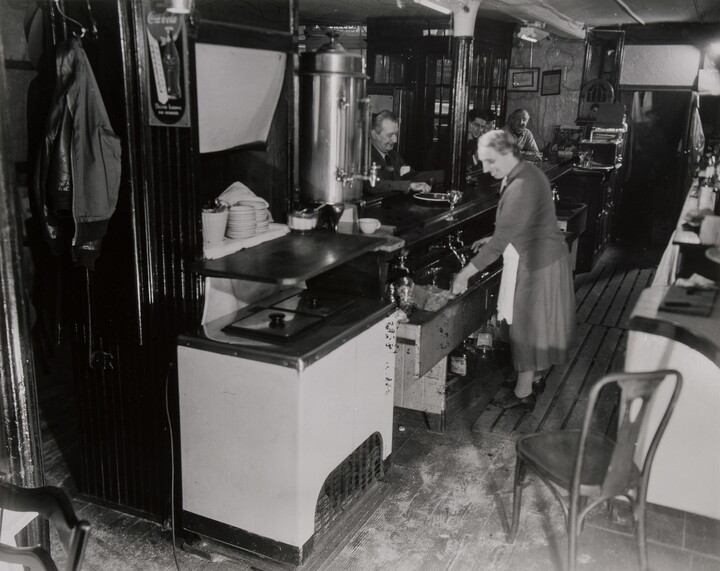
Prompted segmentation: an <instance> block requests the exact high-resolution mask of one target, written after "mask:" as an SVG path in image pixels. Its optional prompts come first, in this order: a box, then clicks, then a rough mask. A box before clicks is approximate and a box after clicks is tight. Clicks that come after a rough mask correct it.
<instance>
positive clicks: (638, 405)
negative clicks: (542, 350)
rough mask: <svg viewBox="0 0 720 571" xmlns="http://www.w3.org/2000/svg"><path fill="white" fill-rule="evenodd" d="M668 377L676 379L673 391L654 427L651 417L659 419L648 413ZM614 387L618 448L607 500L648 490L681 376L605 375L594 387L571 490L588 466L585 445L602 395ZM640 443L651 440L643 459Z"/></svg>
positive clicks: (606, 489) (610, 470) (655, 373)
mask: <svg viewBox="0 0 720 571" xmlns="http://www.w3.org/2000/svg"><path fill="white" fill-rule="evenodd" d="M666 377H672V378H674V386H673V391H672V395H671V396H670V399H669V400H668V402H667V404H666V406H665V409H664V410H661V411H660V412H661V413H662V417H661V419H660V422H659V423H658V424H657V426H656V427H655V426H654V423H653V422H651V417H655V418H656V417H657V415H655V414H653V415H650V414H648V412H649V410H650V408H651V407H650V404H651V401H652V399H653V397H654V396H655V394H656V392H657V390H658V388H659V387H660V385H661V383H662V382H663V381H664V380H665V378H666ZM612 383H615V384H616V385H617V386H618V388H619V389H620V402H619V408H618V410H619V414H618V425H617V432H616V435H615V446H614V447H613V450H612V455H611V457H610V460H609V463H608V469H607V472H606V474H605V477H604V480H603V484H602V491H601V494H602V496H603V497H608V498H609V497H614V496H617V495H622V494H625V493H626V492H627V491H628V490H629V489H631V488H634V487H637V486H640V485H642V486H647V483H648V479H649V477H650V468H651V466H652V461H653V458H654V457H655V452H656V450H657V447H658V444H660V439H661V438H662V435H663V432H664V431H665V427H666V426H667V423H668V422H669V420H670V416H671V415H672V411H673V409H674V408H675V403H676V401H677V399H678V396H679V394H680V388H681V387H682V375H681V374H680V373H679V372H677V371H674V370H669V369H668V370H660V371H649V372H641V373H626V372H622V373H614V374H610V375H606V376H605V377H603V378H602V379H600V380H599V381H598V382H597V383H596V384H595V385H594V386H593V387H592V389H591V390H590V396H589V400H588V405H587V409H586V411H585V418H584V420H583V427H582V431H581V435H580V445H579V449H578V456H577V458H576V461H575V470H574V474H573V482H572V484H571V489H576V490H577V489H579V485H580V476H581V474H582V467H583V463H584V462H585V449H586V442H587V438H588V434H589V433H590V427H591V425H592V419H593V415H594V413H595V409H596V404H597V402H598V398H599V395H600V391H601V390H602V389H603V388H605V387H606V386H607V385H609V384H612ZM659 404H660V403H658V405H659ZM641 439H646V440H650V445H649V447H648V448H647V452H646V453H645V455H644V458H642V455H638V454H637V452H638V448H639V447H640V446H642V445H643V442H641ZM638 456H640V457H641V458H642V461H641V462H640V464H639V465H638V464H637V463H636V461H637V458H638Z"/></svg>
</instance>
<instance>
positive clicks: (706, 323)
mask: <svg viewBox="0 0 720 571" xmlns="http://www.w3.org/2000/svg"><path fill="white" fill-rule="evenodd" d="M668 289H669V287H666V286H654V287H650V288H647V289H645V290H643V291H642V293H641V294H640V298H639V299H638V301H637V303H636V305H635V308H634V309H633V312H632V314H631V317H630V329H631V330H633V331H641V332H644V333H651V334H653V335H660V336H662V337H667V338H668V339H673V340H674V341H678V342H679V343H682V344H684V345H687V346H688V347H690V348H692V349H695V350H696V351H698V352H699V353H701V354H703V355H705V356H706V357H707V358H708V359H710V360H711V361H712V362H713V363H715V364H716V365H717V366H718V367H720V297H719V298H717V299H716V301H715V306H714V307H713V310H712V313H711V314H710V315H709V316H708V317H701V316H697V315H685V314H682V313H668V312H666V311H660V310H659V307H660V303H662V300H663V298H664V297H665V294H666V293H667V291H668Z"/></svg>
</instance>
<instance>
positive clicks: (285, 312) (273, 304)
mask: <svg viewBox="0 0 720 571" xmlns="http://www.w3.org/2000/svg"><path fill="white" fill-rule="evenodd" d="M283 294H284V295H283ZM355 304H356V301H355V300H354V299H353V298H351V297H348V296H344V295H341V294H335V293H326V292H313V291H308V290H301V291H298V290H297V289H292V290H287V291H286V292H280V294H274V295H272V296H269V297H268V298H265V299H264V300H260V301H258V302H257V304H256V305H255V306H253V307H250V308H247V309H246V310H244V311H243V312H242V313H241V314H240V315H239V319H237V320H235V321H233V322H232V323H231V324H230V325H227V326H225V327H224V328H223V331H224V332H225V333H230V334H233V335H240V336H248V337H255V338H259V339H264V340H266V341H290V340H292V339H295V338H296V337H298V336H300V334H302V333H304V332H306V331H307V330H309V329H311V328H313V327H315V326H317V325H320V324H321V323H322V322H323V321H324V320H326V319H327V318H329V317H331V316H333V315H336V314H338V313H340V312H342V311H343V310H346V309H348V308H351V307H354V306H355Z"/></svg>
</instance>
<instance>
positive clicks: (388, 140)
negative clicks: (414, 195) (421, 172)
mask: <svg viewBox="0 0 720 571" xmlns="http://www.w3.org/2000/svg"><path fill="white" fill-rule="evenodd" d="M399 132H400V126H399V122H398V118H397V117H396V116H395V114H394V113H393V112H392V111H388V110H387V109H385V110H383V111H380V112H379V113H377V114H376V115H375V116H374V117H373V122H372V129H370V150H371V163H375V164H377V165H379V166H380V169H379V170H378V178H379V179H380V180H381V181H399V180H412V178H413V177H414V176H416V175H417V174H418V173H417V171H415V170H413V169H412V167H410V166H409V165H407V164H405V161H404V160H403V158H402V156H400V153H398V152H397V151H396V150H395V145H396V144H397V141H398V133H399ZM382 190H388V189H387V188H384V187H383V185H382V184H376V185H375V187H374V188H373V187H371V186H370V185H369V184H366V185H365V192H366V193H368V194H375V193H377V192H380V191H382ZM410 190H416V191H421V192H426V191H429V190H430V185H429V184H428V183H427V182H418V181H413V182H410V184H409V185H408V188H407V191H408V192H409V191H410Z"/></svg>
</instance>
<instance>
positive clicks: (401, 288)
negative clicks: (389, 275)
mask: <svg viewBox="0 0 720 571" xmlns="http://www.w3.org/2000/svg"><path fill="white" fill-rule="evenodd" d="M407 257H408V251H407V250H403V251H402V252H401V253H400V255H399V256H398V261H397V265H396V266H395V268H394V270H393V283H394V284H395V300H396V302H397V304H398V306H400V309H402V310H403V311H404V312H405V313H409V312H410V311H411V310H412V306H413V291H414V289H415V281H414V280H413V278H412V274H411V273H410V270H409V269H408V267H407Z"/></svg>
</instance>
